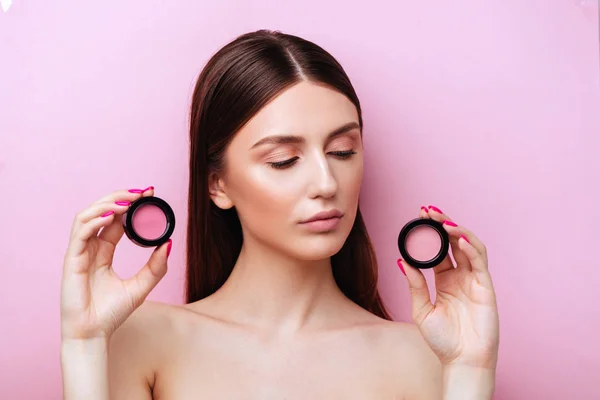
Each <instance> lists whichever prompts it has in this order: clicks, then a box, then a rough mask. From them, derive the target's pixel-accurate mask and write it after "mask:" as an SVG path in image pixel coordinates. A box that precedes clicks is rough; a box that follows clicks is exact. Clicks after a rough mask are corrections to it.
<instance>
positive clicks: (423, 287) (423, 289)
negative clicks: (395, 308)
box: [398, 259, 433, 324]
mask: <svg viewBox="0 0 600 400" xmlns="http://www.w3.org/2000/svg"><path fill="white" fill-rule="evenodd" d="M398 267H400V270H401V271H402V272H403V273H404V275H405V276H406V280H407V281H408V287H409V289H410V295H411V301H412V316H413V319H414V321H415V322H416V323H417V324H419V323H421V322H422V321H423V320H424V319H425V317H427V315H428V314H429V313H430V312H431V310H433V304H432V303H431V297H430V296H429V287H428V286H427V280H426V279H425V276H424V275H423V273H422V272H421V271H420V270H419V269H417V268H414V267H411V266H410V265H409V264H408V263H406V262H405V261H404V260H402V259H399V260H398Z"/></svg>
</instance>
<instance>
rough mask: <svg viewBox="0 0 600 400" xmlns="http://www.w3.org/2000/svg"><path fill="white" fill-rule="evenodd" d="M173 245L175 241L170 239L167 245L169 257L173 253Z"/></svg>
mask: <svg viewBox="0 0 600 400" xmlns="http://www.w3.org/2000/svg"><path fill="white" fill-rule="evenodd" d="M171 246H173V241H172V240H171V239H169V244H168V245H167V257H169V254H171Z"/></svg>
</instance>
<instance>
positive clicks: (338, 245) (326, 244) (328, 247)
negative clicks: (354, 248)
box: [291, 232, 348, 261]
mask: <svg viewBox="0 0 600 400" xmlns="http://www.w3.org/2000/svg"><path fill="white" fill-rule="evenodd" d="M347 237H348V235H347V234H344V233H342V232H335V233H334V232H330V233H326V234H312V235H310V236H309V237H304V238H302V239H298V240H295V241H294V242H293V243H294V244H293V249H291V251H292V252H293V253H294V255H295V256H296V257H297V258H299V259H301V260H305V261H317V260H323V259H326V258H329V257H331V256H333V255H335V254H337V253H338V252H339V251H340V250H341V249H342V247H343V246H344V243H345V242H346V238H347Z"/></svg>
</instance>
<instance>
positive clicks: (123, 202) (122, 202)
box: [115, 201, 131, 206]
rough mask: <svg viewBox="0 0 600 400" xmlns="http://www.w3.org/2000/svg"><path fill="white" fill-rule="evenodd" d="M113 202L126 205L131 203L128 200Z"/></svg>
mask: <svg viewBox="0 0 600 400" xmlns="http://www.w3.org/2000/svg"><path fill="white" fill-rule="evenodd" d="M115 204H116V205H118V206H128V205H130V204H131V202H129V201H115Z"/></svg>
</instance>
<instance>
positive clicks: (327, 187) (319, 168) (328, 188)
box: [308, 154, 338, 199]
mask: <svg viewBox="0 0 600 400" xmlns="http://www.w3.org/2000/svg"><path fill="white" fill-rule="evenodd" d="M337 190H338V184H337V181H336V180H335V176H334V175H333V171H332V170H331V166H330V165H329V162H328V161H327V157H326V156H325V155H324V154H317V155H316V156H315V158H314V162H313V163H311V168H310V171H309V174H308V195H309V197H310V198H311V199H312V198H317V197H323V198H326V199H327V198H330V197H333V196H334V195H335V194H336V193H337Z"/></svg>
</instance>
